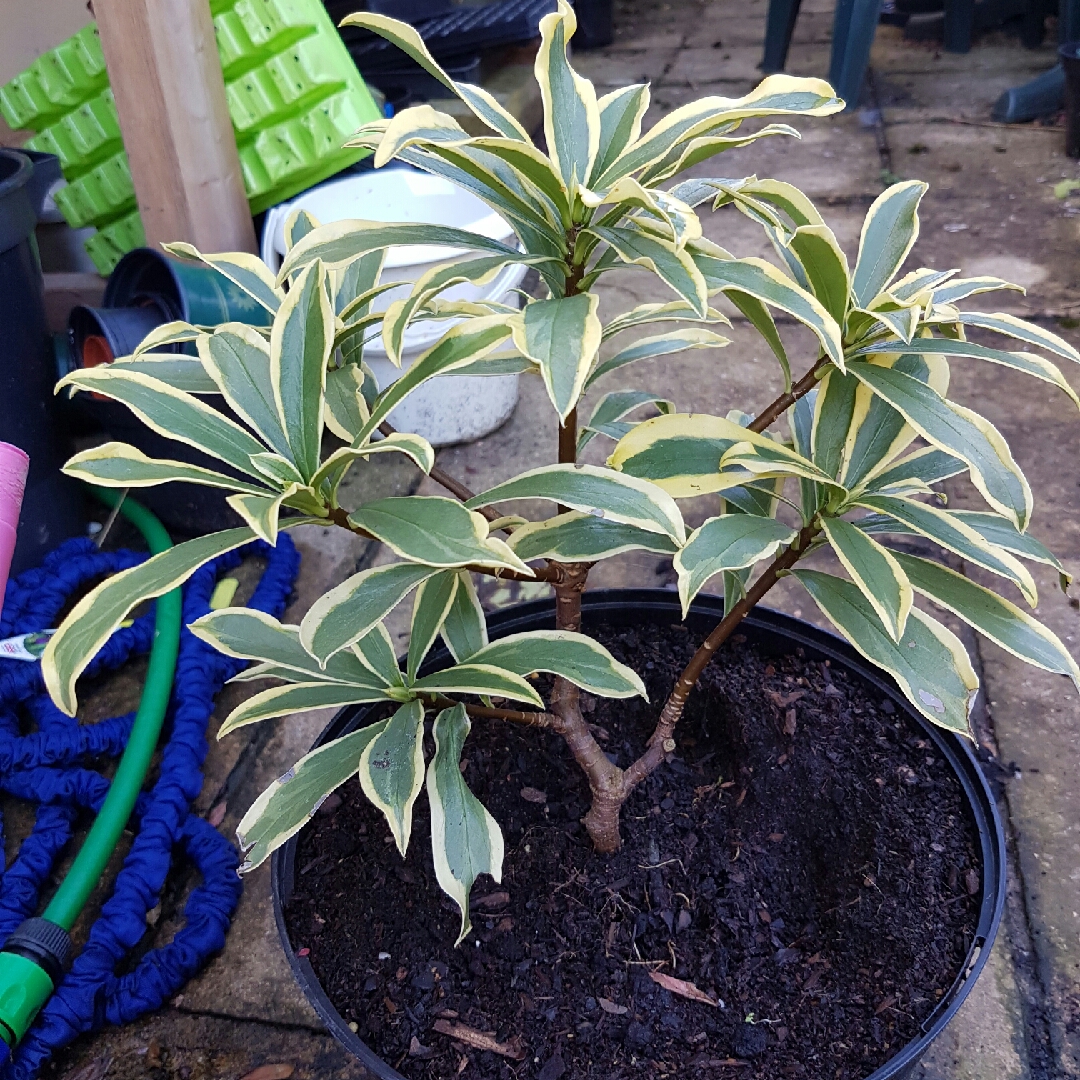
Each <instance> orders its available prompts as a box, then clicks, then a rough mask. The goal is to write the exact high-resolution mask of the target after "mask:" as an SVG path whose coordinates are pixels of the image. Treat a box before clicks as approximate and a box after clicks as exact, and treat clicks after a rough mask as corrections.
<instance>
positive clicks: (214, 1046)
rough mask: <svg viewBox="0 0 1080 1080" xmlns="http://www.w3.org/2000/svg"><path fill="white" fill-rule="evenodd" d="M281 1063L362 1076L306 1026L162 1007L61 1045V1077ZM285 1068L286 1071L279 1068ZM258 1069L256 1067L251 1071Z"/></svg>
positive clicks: (223, 1076) (219, 1072)
mask: <svg viewBox="0 0 1080 1080" xmlns="http://www.w3.org/2000/svg"><path fill="white" fill-rule="evenodd" d="M275 1065H276V1066H279V1068H278V1070H277V1071H276V1073H274V1074H271V1075H277V1076H279V1077H281V1076H285V1075H288V1076H289V1077H291V1080H367V1078H368V1077H370V1073H368V1072H367V1071H366V1070H365V1069H364V1068H363V1066H361V1065H360V1063H359V1062H358V1061H356V1060H355V1059H354V1058H353V1057H352V1056H351V1055H350V1054H347V1053H346V1052H345V1051H344V1050H342V1049H341V1048H340V1047H339V1046H338V1044H337V1043H336V1042H335V1041H334V1040H333V1038H332V1037H331V1036H330V1035H327V1034H324V1033H320V1032H314V1031H310V1030H309V1029H307V1028H290V1027H287V1026H283V1025H275V1024H259V1023H251V1022H242V1021H237V1020H232V1019H226V1018H223V1017H217V1016H191V1015H189V1014H187V1013H185V1012H183V1011H182V1010H178V1009H173V1008H166V1009H163V1010H162V1011H161V1012H158V1013H155V1014H154V1015H152V1016H148V1017H145V1018H144V1019H142V1020H139V1021H136V1022H135V1023H134V1024H129V1025H128V1026H126V1027H123V1028H108V1029H106V1030H105V1031H103V1032H101V1033H100V1034H98V1035H95V1036H92V1037H89V1038H83V1039H80V1040H78V1041H77V1042H76V1043H74V1044H73V1045H72V1046H71V1047H70V1048H69V1049H68V1050H67V1051H65V1053H64V1056H63V1059H62V1065H61V1067H60V1070H57V1071H56V1072H55V1075H58V1076H63V1077H64V1080H91V1078H95V1077H96V1078H102V1080H103V1078H105V1077H108V1080H244V1078H245V1077H248V1076H250V1074H252V1073H253V1072H255V1070H256V1069H259V1068H263V1069H266V1071H264V1073H263V1074H262V1075H263V1077H264V1078H265V1077H266V1076H267V1073H268V1072H269V1069H267V1067H268V1066H275ZM286 1066H291V1067H292V1069H293V1071H292V1073H286V1072H285V1071H284V1069H285V1067H286ZM257 1075H258V1074H257V1073H256V1076H257Z"/></svg>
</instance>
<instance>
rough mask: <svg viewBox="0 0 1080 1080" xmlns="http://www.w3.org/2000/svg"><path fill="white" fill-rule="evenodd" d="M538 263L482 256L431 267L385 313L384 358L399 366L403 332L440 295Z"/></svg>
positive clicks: (520, 258)
mask: <svg viewBox="0 0 1080 1080" xmlns="http://www.w3.org/2000/svg"><path fill="white" fill-rule="evenodd" d="M537 261H540V260H536V259H530V258H527V257H525V256H523V255H518V257H517V258H516V259H514V260H511V259H509V258H507V257H506V256H503V255H485V256H482V257H481V258H479V259H468V260H466V261H465V262H461V261H456V262H452V263H443V264H441V265H438V266H434V267H432V268H431V269H430V270H428V271H427V272H426V273H424V274H423V275H421V277H420V278H419V279H418V280H417V282H416V284H415V285H414V286H413V288H412V291H411V293H410V294H409V295H408V296H407V297H405V298H404V299H402V300H395V301H393V303H391V304H390V306H389V307H388V308H387V309H386V313H385V315H384V317H383V324H382V340H383V345H384V347H385V348H386V355H387V356H388V357H389V358H390V359H391V360H392V361H393V362H394V363H395V364H397V365H398V366H400V365H401V350H402V348H403V344H404V336H405V330H406V328H407V327H408V325H409V323H410V322H411V321H412V319H413V318H414V316H415V315H416V314H417V313H418V312H419V310H420V309H421V308H422V307H423V306H424V305H425V304H427V303H428V301H430V300H431V299H432V298H433V297H435V296H437V295H438V294H439V293H440V292H442V291H444V290H445V289H449V288H450V287H451V286H454V285H458V284H460V283H461V282H465V281H467V282H471V283H473V284H474V285H485V284H488V283H489V282H491V281H492V280H493V279H494V278H495V277H496V276H497V275H498V274H499V273H500V271H502V270H503V268H504V267H506V266H508V265H510V264H511V263H512V262H517V263H521V264H523V265H527V266H531V265H532V264H533V263H535V262H537Z"/></svg>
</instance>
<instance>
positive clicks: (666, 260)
mask: <svg viewBox="0 0 1080 1080" xmlns="http://www.w3.org/2000/svg"><path fill="white" fill-rule="evenodd" d="M587 231H588V232H589V233H590V234H591V235H593V236H596V237H598V238H599V239H600V240H603V241H604V242H605V243H607V244H610V245H611V247H612V248H613V249H614V251H615V252H616V253H617V254H618V256H619V258H620V259H622V261H623V262H624V263H627V264H628V265H635V266H644V267H645V268H646V269H647V270H651V271H652V272H653V273H654V274H656V276H657V277H659V278H660V279H661V280H662V281H663V282H665V283H666V284H667V285H669V286H670V287H671V288H672V289H674V290H675V292H677V293H678V294H679V296H681V297H682V298H683V299H684V300H685V301H686V302H687V303H688V304H689V305H690V306H691V308H692V309H693V310H694V311H695V312H696V313H697V314H698V315H699V316H704V315H705V312H706V311H707V310H708V307H709V305H708V300H707V295H708V294H707V290H706V283H705V279H704V278H703V277H702V273H701V270H700V269H699V268H698V266H697V262H696V260H695V259H694V258H692V257H691V254H690V252H689V251H687V250H686V249H685V248H676V247H675V245H674V244H673V243H672V242H670V241H666V240H662V239H660V238H658V237H655V236H650V235H649V234H648V233H646V232H642V231H641V229H636V228H631V227H628V226H618V227H613V228H607V227H604V226H601V225H594V226H593V227H592V228H590V229H588V230H587Z"/></svg>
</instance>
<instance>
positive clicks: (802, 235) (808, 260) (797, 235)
mask: <svg viewBox="0 0 1080 1080" xmlns="http://www.w3.org/2000/svg"><path fill="white" fill-rule="evenodd" d="M787 246H788V247H789V248H790V249H791V250H792V251H793V252H794V253H795V255H796V257H797V258H798V260H799V262H800V263H801V264H802V268H803V270H804V271H805V272H806V276H807V278H808V279H809V281H810V288H811V291H812V292H813V294H814V296H816V297H817V298H818V300H820V301H821V305H822V307H824V308H825V310H826V311H827V312H828V313H829V314H830V315H831V316H832V317H833V318H834V319H835V320H836V322H837V324H838V325H840V326H843V324H844V317H845V316H846V314H847V308H848V301H849V298H850V294H851V278H850V273H849V271H848V264H847V258H846V256H845V255H844V252H843V251H842V250H841V248H840V245H839V244H838V243H837V242H836V237H835V236H834V235H833V232H832V229H830V228H829V227H828V226H827V225H800V226H799V227H798V228H797V229H796V230H795V232H793V233H792V234H791V236H790V237H789V238H788V241H787Z"/></svg>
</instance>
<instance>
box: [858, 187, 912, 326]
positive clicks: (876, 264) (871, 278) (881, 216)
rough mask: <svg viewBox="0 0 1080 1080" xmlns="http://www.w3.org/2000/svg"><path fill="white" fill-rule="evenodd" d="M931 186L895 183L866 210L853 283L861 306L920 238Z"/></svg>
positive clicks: (882, 287) (869, 298)
mask: <svg viewBox="0 0 1080 1080" xmlns="http://www.w3.org/2000/svg"><path fill="white" fill-rule="evenodd" d="M928 186H929V185H928V184H925V183H923V182H922V181H921V180H905V181H904V182H903V183H900V184H893V186H892V187H890V188H889V189H888V190H886V191H883V192H882V193H881V194H880V195H879V196H878V197H877V198H876V199H875V200H874V203H873V205H872V206H871V207H870V209H869V211H868V212H867V214H866V220H865V221H864V222H863V228H862V235H861V236H860V237H859V258H858V260H857V261H856V263H855V275H854V278H853V279H852V283H851V287H852V292H853V293H854V294H855V302H856V303H857V304H858V305H859V306H860V307H865V306H866V305H867V304H869V303H870V301H871V300H873V299H874V297H875V296H877V294H878V293H879V292H881V291H882V290H883V289H884V288H885V287H886V286H887V285H888V284H889V282H890V281H892V279H893V277H894V275H895V274H896V272H897V271H898V270H899V269H900V267H901V266H903V264H904V260H905V259H906V258H907V257H908V252H910V251H911V249H912V247H913V246H914V244H915V241H916V240H917V239H918V237H919V203H920V202H921V201H922V197H923V195H924V194H925V193H926V189H927V187H928Z"/></svg>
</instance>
